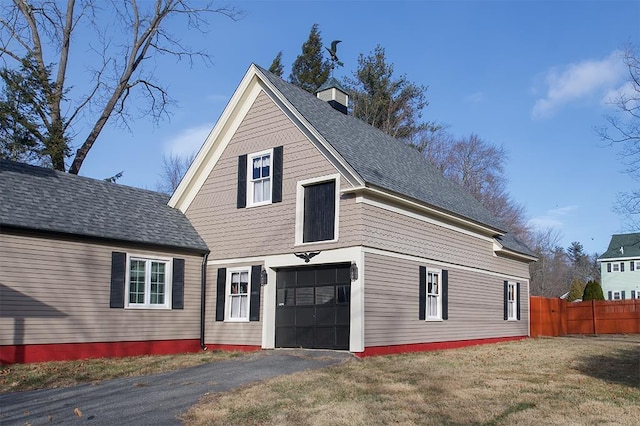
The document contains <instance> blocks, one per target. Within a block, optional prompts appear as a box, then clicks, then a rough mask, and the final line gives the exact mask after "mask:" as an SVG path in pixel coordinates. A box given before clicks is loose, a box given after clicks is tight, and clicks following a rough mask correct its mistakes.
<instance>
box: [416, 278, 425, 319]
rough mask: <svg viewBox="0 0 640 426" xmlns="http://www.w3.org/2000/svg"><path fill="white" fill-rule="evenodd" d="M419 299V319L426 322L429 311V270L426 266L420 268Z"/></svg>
mask: <svg viewBox="0 0 640 426" xmlns="http://www.w3.org/2000/svg"><path fill="white" fill-rule="evenodd" d="M419 289H420V290H419V297H418V303H419V306H418V319H421V320H424V319H425V318H426V311H427V268H426V266H421V267H420V283H419Z"/></svg>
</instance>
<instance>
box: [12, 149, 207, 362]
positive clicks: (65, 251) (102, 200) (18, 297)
mask: <svg viewBox="0 0 640 426" xmlns="http://www.w3.org/2000/svg"><path fill="white" fill-rule="evenodd" d="M168 199H169V197H167V196H165V195H162V194H158V193H154V192H151V191H147V190H142V189H136V188H130V187H126V186H122V185H117V184H115V183H109V182H104V181H100V180H94V179H88V178H84V177H79V176H75V175H71V174H67V173H62V172H56V171H53V170H50V169H43V168H40V167H34V166H29V165H24V164H18V163H14V162H10V161H6V160H0V361H1V362H2V363H11V362H32V361H41V360H51V359H77V358H83V357H97V356H124V355H138V354H153V353H175V352H182V351H196V350H199V349H200V347H201V344H200V343H201V330H202V327H201V315H200V314H201V306H200V302H201V300H202V299H201V290H202V284H203V282H202V264H203V261H204V259H205V258H206V254H207V253H208V248H207V246H206V244H205V243H204V241H203V240H202V239H201V238H200V236H199V235H198V233H197V232H196V231H195V229H194V228H193V226H192V225H191V223H190V222H189V221H188V220H187V218H186V217H185V216H184V215H183V214H182V213H181V212H180V211H178V210H176V209H172V208H171V207H168V206H167V201H168Z"/></svg>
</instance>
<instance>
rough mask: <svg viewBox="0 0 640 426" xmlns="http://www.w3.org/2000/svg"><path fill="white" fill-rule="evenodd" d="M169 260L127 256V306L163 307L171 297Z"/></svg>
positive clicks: (168, 302) (168, 304)
mask: <svg viewBox="0 0 640 426" xmlns="http://www.w3.org/2000/svg"><path fill="white" fill-rule="evenodd" d="M170 270H171V261H170V260H160V259H146V258H142V257H134V256H131V257H129V267H128V271H129V272H128V277H127V278H128V279H127V303H126V306H127V307H128V308H165V309H168V308H169V307H170V306H171V305H170V299H171V289H170V286H171V279H170V276H171V271H170Z"/></svg>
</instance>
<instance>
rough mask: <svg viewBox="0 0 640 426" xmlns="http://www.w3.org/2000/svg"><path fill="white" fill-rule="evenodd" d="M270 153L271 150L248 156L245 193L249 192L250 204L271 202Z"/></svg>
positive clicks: (271, 152)
mask: <svg viewBox="0 0 640 426" xmlns="http://www.w3.org/2000/svg"><path fill="white" fill-rule="evenodd" d="M272 155H273V150H269V151H263V152H259V153H256V154H252V155H251V156H249V164H248V166H249V167H247V169H248V170H247V172H248V176H247V183H248V185H249V186H248V188H247V189H248V191H247V193H248V194H250V196H249V197H250V198H249V200H250V204H251V205H258V204H267V203H270V202H271V179H272V167H271V159H272Z"/></svg>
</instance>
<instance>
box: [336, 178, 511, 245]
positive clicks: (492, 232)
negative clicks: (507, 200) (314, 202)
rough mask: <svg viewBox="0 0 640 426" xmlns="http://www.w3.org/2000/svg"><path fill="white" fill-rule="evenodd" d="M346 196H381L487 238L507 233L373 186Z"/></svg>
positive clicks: (363, 187) (349, 189)
mask: <svg viewBox="0 0 640 426" xmlns="http://www.w3.org/2000/svg"><path fill="white" fill-rule="evenodd" d="M341 192H342V193H344V194H349V193H353V194H356V195H357V194H367V193H368V194H373V195H376V196H379V197H381V198H384V199H388V200H390V201H393V202H395V203H398V204H401V205H404V206H406V207H411V208H414V209H417V210H419V211H423V212H425V213H429V214H432V215H434V216H437V217H439V218H441V219H445V220H448V221H451V222H454V223H456V224H459V225H463V226H466V227H467V228H472V229H474V230H476V231H477V232H479V233H481V234H483V235H487V236H491V237H494V236H496V235H504V234H505V231H504V230H501V229H498V228H494V227H492V226H488V225H485V224H482V223H479V222H476V221H473V220H471V219H468V218H466V217H463V216H458V215H455V214H452V213H451V212H449V211H448V210H443V209H439V208H437V207H434V206H430V205H427V204H426V203H424V202H422V201H416V200H412V199H409V198H407V197H405V196H402V195H400V194H397V193H395V192H391V191H389V190H387V189H384V188H378V187H373V186H359V187H355V188H348V189H344V190H342V191H341Z"/></svg>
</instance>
